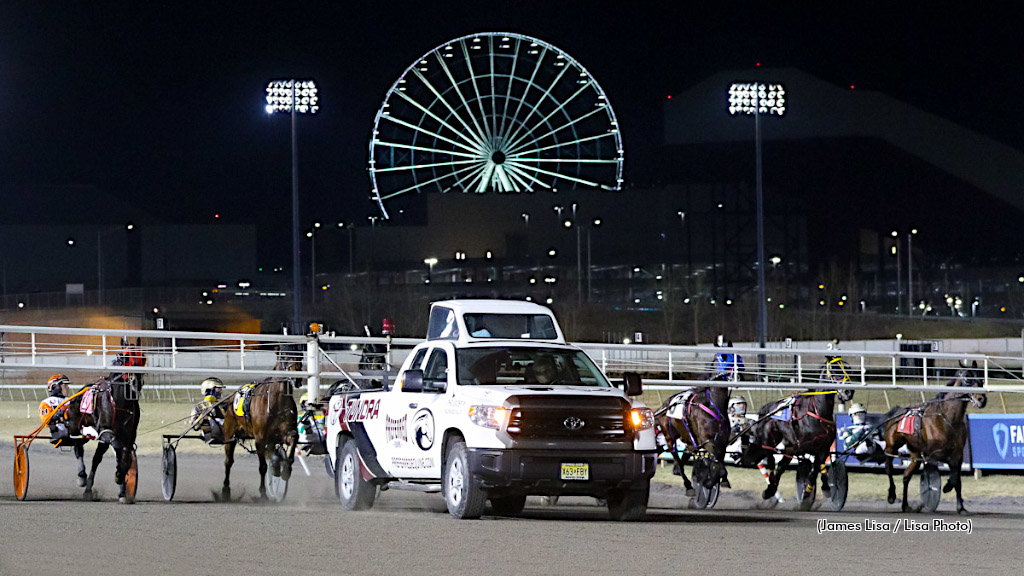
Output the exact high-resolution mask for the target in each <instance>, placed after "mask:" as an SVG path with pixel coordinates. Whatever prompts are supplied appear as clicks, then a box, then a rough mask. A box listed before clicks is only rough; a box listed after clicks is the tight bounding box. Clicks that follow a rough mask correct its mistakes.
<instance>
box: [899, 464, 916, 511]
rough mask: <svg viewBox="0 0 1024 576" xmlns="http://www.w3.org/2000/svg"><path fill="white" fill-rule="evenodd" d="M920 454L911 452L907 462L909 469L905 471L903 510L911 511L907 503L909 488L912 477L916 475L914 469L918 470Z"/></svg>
mask: <svg viewBox="0 0 1024 576" xmlns="http://www.w3.org/2000/svg"><path fill="white" fill-rule="evenodd" d="M917 459H918V454H914V453H913V452H911V453H910V463H909V464H907V469H906V470H904V471H903V507H902V508H903V511H904V512H909V511H910V506H909V505H908V504H907V488H908V487H909V486H910V478H911V477H912V476H913V475H914V470H917V466H918V460H917Z"/></svg>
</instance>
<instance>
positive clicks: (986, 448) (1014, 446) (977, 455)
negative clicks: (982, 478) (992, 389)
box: [967, 414, 1024, 470]
mask: <svg viewBox="0 0 1024 576" xmlns="http://www.w3.org/2000/svg"><path fill="white" fill-rule="evenodd" d="M967 419H968V422H969V423H970V429H971V435H970V442H971V452H972V454H973V455H974V462H973V464H974V467H975V468H979V469H982V470H985V469H988V470H1024V414H968V415H967Z"/></svg>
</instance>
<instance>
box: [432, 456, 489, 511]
mask: <svg viewBox="0 0 1024 576" xmlns="http://www.w3.org/2000/svg"><path fill="white" fill-rule="evenodd" d="M443 481H444V484H443V489H444V500H445V503H446V504H448V513H449V514H451V515H452V516H454V517H455V518H458V519H460V520H462V519H467V520H468V519H473V518H479V517H480V515H481V514H483V513H484V504H485V503H486V502H487V494H485V493H484V491H483V490H482V489H481V488H480V485H479V484H478V483H477V481H476V480H474V479H473V475H472V474H470V471H469V455H468V453H467V452H466V442H465V441H463V440H462V439H461V438H460V439H459V440H458V441H456V442H453V443H452V444H451V446H450V447H449V448H448V457H447V459H446V460H445V467H444V479H443Z"/></svg>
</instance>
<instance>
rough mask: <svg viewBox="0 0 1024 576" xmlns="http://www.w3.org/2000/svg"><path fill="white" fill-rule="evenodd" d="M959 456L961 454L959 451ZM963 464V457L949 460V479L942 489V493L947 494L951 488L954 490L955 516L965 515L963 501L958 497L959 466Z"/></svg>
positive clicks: (965, 509)
mask: <svg viewBox="0 0 1024 576" xmlns="http://www.w3.org/2000/svg"><path fill="white" fill-rule="evenodd" d="M961 454H963V452H962V451H961ZM962 464H963V457H962V456H961V457H953V458H950V460H949V478H948V479H947V480H946V485H945V486H943V487H942V491H943V492H949V491H950V490H952V489H953V488H956V512H957V514H967V513H968V512H967V508H964V499H963V496H961V495H960V466H961V465H962Z"/></svg>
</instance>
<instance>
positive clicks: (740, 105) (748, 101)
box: [729, 82, 786, 365]
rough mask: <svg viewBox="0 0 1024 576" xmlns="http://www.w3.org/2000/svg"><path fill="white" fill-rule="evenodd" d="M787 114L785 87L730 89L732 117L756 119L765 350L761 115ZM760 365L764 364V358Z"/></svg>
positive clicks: (761, 315) (760, 335)
mask: <svg viewBox="0 0 1024 576" xmlns="http://www.w3.org/2000/svg"><path fill="white" fill-rule="evenodd" d="M785 113H786V89H785V87H784V86H783V85H782V84H762V83H758V82H751V83H742V84H733V85H732V86H730V87H729V114H732V115H734V116H735V115H739V114H745V115H750V114H753V116H754V149H755V154H756V155H757V162H756V164H757V166H756V167H757V339H758V342H759V343H760V345H761V348H764V347H765V341H766V339H767V334H768V308H767V304H766V302H765V298H766V294H765V292H766V291H765V279H764V264H765V260H764V191H763V187H762V184H761V115H762V114H768V115H769V116H770V115H772V114H775V115H778V116H783V115H784V114H785ZM758 364H760V365H763V355H759V357H758Z"/></svg>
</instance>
